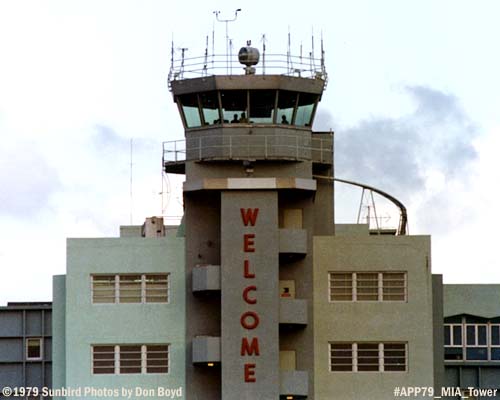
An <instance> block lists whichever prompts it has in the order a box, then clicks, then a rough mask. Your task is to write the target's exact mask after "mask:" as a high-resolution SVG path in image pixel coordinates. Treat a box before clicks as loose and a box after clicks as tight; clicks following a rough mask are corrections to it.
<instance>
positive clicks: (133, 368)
mask: <svg viewBox="0 0 500 400" xmlns="http://www.w3.org/2000/svg"><path fill="white" fill-rule="evenodd" d="M141 365H142V359H141V346H138V345H133V346H120V374H138V373H141Z"/></svg>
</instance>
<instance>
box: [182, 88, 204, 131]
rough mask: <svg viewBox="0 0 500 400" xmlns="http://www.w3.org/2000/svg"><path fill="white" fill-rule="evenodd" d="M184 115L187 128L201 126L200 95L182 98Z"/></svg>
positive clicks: (187, 95) (186, 95)
mask: <svg viewBox="0 0 500 400" xmlns="http://www.w3.org/2000/svg"><path fill="white" fill-rule="evenodd" d="M180 102H181V107H182V113H183V114H184V119H185V121H186V128H197V127H200V126H201V117H200V111H199V110H200V109H199V104H198V95H197V94H196V93H194V94H185V95H183V96H180Z"/></svg>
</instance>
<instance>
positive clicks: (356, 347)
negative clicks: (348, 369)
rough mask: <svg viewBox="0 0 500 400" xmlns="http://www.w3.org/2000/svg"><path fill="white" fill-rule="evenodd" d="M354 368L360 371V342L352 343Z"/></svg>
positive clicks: (354, 370) (355, 370)
mask: <svg viewBox="0 0 500 400" xmlns="http://www.w3.org/2000/svg"><path fill="white" fill-rule="evenodd" d="M352 370H353V372H358V344H357V343H353V344H352Z"/></svg>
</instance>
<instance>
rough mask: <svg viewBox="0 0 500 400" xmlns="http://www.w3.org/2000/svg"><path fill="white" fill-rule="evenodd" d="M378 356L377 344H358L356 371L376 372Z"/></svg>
mask: <svg viewBox="0 0 500 400" xmlns="http://www.w3.org/2000/svg"><path fill="white" fill-rule="evenodd" d="M379 368H380V367H379V355H378V344H377V343H359V344H358V371H378V370H379Z"/></svg>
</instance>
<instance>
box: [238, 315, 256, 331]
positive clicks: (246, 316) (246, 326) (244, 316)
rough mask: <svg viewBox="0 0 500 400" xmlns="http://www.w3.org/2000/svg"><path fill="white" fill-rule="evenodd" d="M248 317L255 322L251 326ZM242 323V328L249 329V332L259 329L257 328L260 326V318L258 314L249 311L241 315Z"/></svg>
mask: <svg viewBox="0 0 500 400" xmlns="http://www.w3.org/2000/svg"><path fill="white" fill-rule="evenodd" d="M248 317H252V318H253V322H252V323H251V324H249V323H248V322H247V319H248ZM240 323H241V326H242V327H243V328H245V329H249V330H250V329H255V328H257V326H259V316H258V315H257V313H255V312H253V311H247V312H246V313H244V314H242V315H241V318H240Z"/></svg>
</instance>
